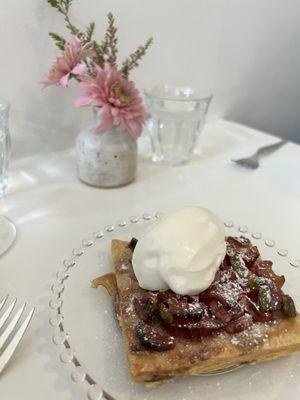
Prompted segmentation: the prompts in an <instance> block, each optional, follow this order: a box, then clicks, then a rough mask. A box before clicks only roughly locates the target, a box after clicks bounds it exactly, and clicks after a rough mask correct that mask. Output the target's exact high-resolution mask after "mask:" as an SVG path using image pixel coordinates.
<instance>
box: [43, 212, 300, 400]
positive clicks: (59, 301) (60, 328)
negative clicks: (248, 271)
mask: <svg viewBox="0 0 300 400" xmlns="http://www.w3.org/2000/svg"><path fill="white" fill-rule="evenodd" d="M162 215H163V214H162V213H161V212H156V213H155V214H147V213H145V214H143V215H142V216H141V217H136V216H131V217H129V219H128V220H125V219H124V220H119V221H117V222H116V224H115V225H107V226H104V228H103V230H99V231H95V232H93V234H92V237H93V239H83V240H82V243H81V246H80V247H76V248H74V249H73V250H72V253H71V256H69V257H68V258H65V259H63V261H62V263H61V266H60V269H59V270H58V271H57V272H56V274H55V280H54V282H53V284H52V286H51V298H50V301H49V308H50V310H51V316H50V318H49V324H50V326H51V327H52V328H53V329H54V333H53V335H52V342H53V344H54V345H57V346H58V345H61V346H63V351H62V352H61V353H60V361H61V362H62V363H65V364H70V363H71V364H72V366H73V370H72V372H71V380H72V381H73V382H74V383H82V384H84V383H85V384H86V385H87V399H88V400H100V399H106V400H117V399H116V398H115V397H113V396H112V395H110V394H109V393H107V392H106V391H105V390H104V389H102V388H101V387H100V385H99V384H98V383H97V382H96V380H95V379H93V377H92V376H91V375H90V374H89V372H87V371H86V370H85V369H84V368H83V367H82V365H81V363H80V360H79V358H78V356H77V355H76V352H75V351H74V350H73V349H72V346H71V340H70V338H69V336H68V335H67V333H66V330H65V327H64V314H63V295H64V282H65V281H66V280H67V279H68V278H69V277H70V274H71V270H72V268H73V267H75V266H76V260H77V259H78V258H79V257H81V256H82V255H83V254H84V253H85V251H87V250H88V248H90V247H92V246H93V245H94V244H95V243H99V241H100V240H101V239H103V238H104V237H105V235H108V234H110V233H111V232H114V231H115V230H116V229H122V228H123V227H126V226H128V224H137V223H138V222H139V221H141V220H142V221H144V222H146V221H148V222H152V221H153V220H158V219H160V218H161V216H162ZM224 226H225V228H226V229H227V231H229V232H230V230H231V229H233V228H235V229H236V231H237V232H238V233H240V234H247V235H248V236H251V238H252V239H255V240H260V241H263V244H264V245H265V246H266V247H269V248H274V250H275V251H276V253H277V254H278V255H279V256H281V257H283V258H285V259H288V263H289V265H290V266H291V267H294V268H298V267H300V259H294V258H288V255H289V252H288V250H287V249H284V248H281V247H277V246H276V244H275V241H274V240H271V239H269V238H264V237H263V235H262V233H261V232H259V231H253V232H252V231H250V230H249V228H248V227H247V226H246V225H235V224H234V222H233V221H232V220H228V221H225V222H224ZM240 367H241V366H240V365H237V366H234V367H231V368H227V369H225V370H222V371H216V372H215V373H211V374H201V376H209V375H219V374H222V373H223V374H224V373H228V372H231V371H233V370H236V369H237V368H240Z"/></svg>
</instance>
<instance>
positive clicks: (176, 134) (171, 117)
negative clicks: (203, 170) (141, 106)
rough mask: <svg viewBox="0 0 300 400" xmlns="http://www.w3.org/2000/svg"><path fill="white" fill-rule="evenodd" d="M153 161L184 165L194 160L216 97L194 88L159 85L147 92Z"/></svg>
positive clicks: (148, 123)
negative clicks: (208, 112) (211, 104)
mask: <svg viewBox="0 0 300 400" xmlns="http://www.w3.org/2000/svg"><path fill="white" fill-rule="evenodd" d="M145 100H146V106H147V111H148V114H149V117H148V120H147V128H148V131H149V134H150V139H151V145H152V151H153V156H152V159H153V161H156V162H160V163H163V164H166V165H171V166H175V165H183V164H186V163H188V162H189V161H190V159H191V156H192V154H193V151H194V148H195V145H196V142H197V139H198V137H199V134H200V132H201V130H202V129H203V126H204V122H205V117H206V114H207V111H208V108H209V105H210V102H211V100H212V96H206V97H203V96H201V95H200V93H198V92H197V91H196V90H195V89H193V88H191V87H170V86H167V85H164V86H156V87H154V88H153V89H151V90H149V91H145Z"/></svg>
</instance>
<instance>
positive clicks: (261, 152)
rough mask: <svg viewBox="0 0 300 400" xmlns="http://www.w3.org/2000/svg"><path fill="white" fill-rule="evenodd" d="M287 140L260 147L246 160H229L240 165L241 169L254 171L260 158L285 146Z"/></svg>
mask: <svg viewBox="0 0 300 400" xmlns="http://www.w3.org/2000/svg"><path fill="white" fill-rule="evenodd" d="M286 143H287V140H280V141H279V142H276V143H274V144H269V145H267V146H263V147H260V148H259V149H258V150H257V151H256V152H255V153H254V154H252V156H250V157H246V158H239V159H238V160H231V161H233V162H235V163H236V164H239V165H242V166H243V167H247V168H251V169H256V168H258V167H259V160H260V158H261V157H263V156H266V155H268V154H271V153H273V152H274V151H276V150H277V149H280V147H281V146H283V145H285V144H286Z"/></svg>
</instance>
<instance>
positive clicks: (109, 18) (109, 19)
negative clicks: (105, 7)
mask: <svg viewBox="0 0 300 400" xmlns="http://www.w3.org/2000/svg"><path fill="white" fill-rule="evenodd" d="M107 18H108V22H110V23H111V22H114V20H115V19H114V16H113V14H112V13H111V12H109V13H108V14H107Z"/></svg>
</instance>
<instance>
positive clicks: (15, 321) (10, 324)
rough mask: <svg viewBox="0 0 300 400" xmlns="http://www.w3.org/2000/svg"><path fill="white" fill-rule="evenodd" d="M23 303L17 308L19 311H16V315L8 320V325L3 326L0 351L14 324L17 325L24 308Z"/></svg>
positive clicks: (0, 336)
mask: <svg viewBox="0 0 300 400" xmlns="http://www.w3.org/2000/svg"><path fill="white" fill-rule="evenodd" d="M25 305H26V304H25V303H24V304H23V305H22V307H21V308H20V309H19V311H18V312H17V313H16V315H15V316H14V317H13V319H12V320H11V321H10V323H9V325H7V327H6V328H5V330H4V332H3V333H2V335H0V351H1V350H2V348H3V346H4V344H5V343H6V341H7V339H8V337H9V336H10V334H11V333H12V331H13V330H14V328H15V326H16V325H17V323H18V321H19V319H20V318H21V315H22V314H23V311H24V308H25Z"/></svg>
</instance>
